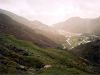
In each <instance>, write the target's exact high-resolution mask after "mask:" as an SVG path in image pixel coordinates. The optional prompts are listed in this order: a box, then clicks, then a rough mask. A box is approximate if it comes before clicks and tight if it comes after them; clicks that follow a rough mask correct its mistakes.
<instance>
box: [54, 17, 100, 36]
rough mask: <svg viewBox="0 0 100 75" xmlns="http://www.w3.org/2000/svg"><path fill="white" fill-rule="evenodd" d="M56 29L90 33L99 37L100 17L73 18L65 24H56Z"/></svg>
mask: <svg viewBox="0 0 100 75" xmlns="http://www.w3.org/2000/svg"><path fill="white" fill-rule="evenodd" d="M54 27H55V28H58V29H62V30H65V31H67V32H72V33H90V34H97V35H99V33H100V29H99V28H100V17H98V18H94V19H89V18H80V17H72V18H69V19H68V20H66V21H64V22H60V23H57V24H54Z"/></svg>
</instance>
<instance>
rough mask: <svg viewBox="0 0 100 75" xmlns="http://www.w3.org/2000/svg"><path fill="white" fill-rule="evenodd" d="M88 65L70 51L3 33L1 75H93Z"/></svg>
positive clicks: (0, 36)
mask: <svg viewBox="0 0 100 75" xmlns="http://www.w3.org/2000/svg"><path fill="white" fill-rule="evenodd" d="M89 66H91V65H89V63H88V62H86V61H84V60H82V59H80V58H78V57H76V56H74V55H72V54H71V53H70V52H68V51H65V50H59V49H50V48H44V49H43V48H40V47H38V46H36V45H35V44H33V43H31V42H29V41H24V40H18V39H16V38H14V36H12V35H8V34H2V35H0V73H1V74H2V75H3V74H4V75H21V74H24V75H92V74H93V73H92V71H91V70H90V68H89Z"/></svg>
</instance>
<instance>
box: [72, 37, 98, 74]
mask: <svg viewBox="0 0 100 75" xmlns="http://www.w3.org/2000/svg"><path fill="white" fill-rule="evenodd" d="M70 51H71V52H72V53H73V54H74V55H76V56H79V57H82V58H83V59H85V60H86V61H88V62H90V63H91V64H92V65H93V67H94V69H95V71H96V72H99V73H100V64H99V63H100V38H99V39H97V40H95V41H92V42H89V43H87V44H81V45H79V46H77V47H75V48H73V49H72V50H70Z"/></svg>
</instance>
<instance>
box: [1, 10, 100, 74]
mask: <svg viewBox="0 0 100 75" xmlns="http://www.w3.org/2000/svg"><path fill="white" fill-rule="evenodd" d="M99 22H100V18H95V19H82V18H80V17H72V18H70V19H68V20H66V21H65V22H61V23H58V24H55V25H54V26H48V25H46V24H43V23H42V22H40V21H38V20H34V21H29V20H27V19H25V18H23V17H21V16H18V15H16V14H14V13H12V12H9V11H6V10H2V9H0V74H2V73H3V74H4V75H8V74H9V75H19V74H23V75H34V74H35V75H56V74H57V75H91V74H93V75H98V74H100V70H98V69H100V65H99V63H100V50H99V49H100V48H99V45H100V36H98V35H99V33H100V30H99V24H100V23H99Z"/></svg>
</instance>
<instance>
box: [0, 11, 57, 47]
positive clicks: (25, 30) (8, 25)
mask: <svg viewBox="0 0 100 75" xmlns="http://www.w3.org/2000/svg"><path fill="white" fill-rule="evenodd" d="M0 33H1V34H2V33H9V34H13V35H15V36H16V37H17V38H20V39H24V40H28V41H32V42H34V43H36V44H37V45H39V46H41V47H56V46H57V44H56V43H54V42H53V41H51V40H50V39H49V38H47V37H45V36H44V35H42V34H39V33H36V32H35V31H34V30H33V29H31V28H29V27H27V26H25V25H24V24H21V23H18V22H16V21H15V20H13V19H12V18H10V17H9V16H7V15H5V14H2V13H0Z"/></svg>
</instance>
